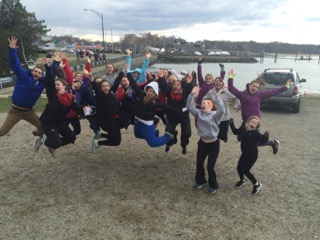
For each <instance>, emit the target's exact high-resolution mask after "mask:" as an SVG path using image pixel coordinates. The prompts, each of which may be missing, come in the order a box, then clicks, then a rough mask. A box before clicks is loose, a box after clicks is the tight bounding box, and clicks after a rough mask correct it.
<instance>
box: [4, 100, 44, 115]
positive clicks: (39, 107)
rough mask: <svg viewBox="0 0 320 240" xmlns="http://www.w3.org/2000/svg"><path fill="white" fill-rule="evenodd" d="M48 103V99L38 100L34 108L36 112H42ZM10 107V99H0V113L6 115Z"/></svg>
mask: <svg viewBox="0 0 320 240" xmlns="http://www.w3.org/2000/svg"><path fill="white" fill-rule="evenodd" d="M47 103H48V99H46V98H40V99H39V100H38V101H37V103H36V105H35V106H34V108H35V109H36V111H37V112H43V110H44V108H45V106H46V104H47ZM10 107H11V98H0V113H6V112H8V111H9V109H10Z"/></svg>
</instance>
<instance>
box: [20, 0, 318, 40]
mask: <svg viewBox="0 0 320 240" xmlns="http://www.w3.org/2000/svg"><path fill="white" fill-rule="evenodd" d="M20 1H21V3H22V4H23V5H24V6H25V7H26V9H27V11H29V12H35V13H36V17H37V18H38V19H39V20H45V24H46V25H47V26H48V28H50V29H51V30H52V31H51V32H50V33H49V34H50V35H64V34H70V35H75V36H90V37H91V38H92V39H93V40H96V39H101V28H102V26H101V23H102V22H101V19H100V18H99V17H98V16H97V15H96V14H95V13H94V12H90V11H84V10H83V9H85V8H90V9H93V10H96V11H98V12H99V13H102V14H103V18H104V19H103V20H104V28H105V32H106V38H107V41H110V40H111V37H110V35H111V29H112V33H113V36H114V40H117V39H118V38H119V37H121V36H123V35H124V34H128V33H136V34H139V33H147V32H151V33H153V34H155V33H157V34H161V35H166V36H172V35H174V36H176V37H182V38H184V39H186V40H187V41H196V40H203V39H207V40H219V39H220V40H230V41H237V40H239V41H250V40H252V41H257V42H260V41H261V40H262V41H264V42H268V41H282V42H291V43H306V44H307V43H316V42H317V41H316V39H315V37H314V34H313V32H312V31H314V29H316V28H314V27H315V26H316V25H317V24H319V22H320V18H319V15H318V12H317V8H316V7H312V6H313V5H314V3H313V2H312V0H305V1H298V0H266V1H256V0H248V1H238V0H225V1H207V0H198V1H191V0H185V1H174V2H173V1H171V0H162V1H155V0H135V1H127V0H118V1H104V0H95V1H91V2H90V4H88V2H84V3H83V4H82V3H80V2H79V1H75V0H72V1H70V0H69V1H65V0H64V1H62V0H55V1H47V2H45V1H38V0H20ZM312 28H314V29H313V30H312ZM301 31H302V32H303V34H304V37H300V36H299V35H300V34H299V32H301ZM266 33H268V35H266Z"/></svg>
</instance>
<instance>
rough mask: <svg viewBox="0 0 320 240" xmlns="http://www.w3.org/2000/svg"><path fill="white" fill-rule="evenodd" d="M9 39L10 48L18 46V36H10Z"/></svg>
mask: <svg viewBox="0 0 320 240" xmlns="http://www.w3.org/2000/svg"><path fill="white" fill-rule="evenodd" d="M8 41H9V47H10V48H18V46H17V42H18V38H16V37H15V36H12V37H11V38H8Z"/></svg>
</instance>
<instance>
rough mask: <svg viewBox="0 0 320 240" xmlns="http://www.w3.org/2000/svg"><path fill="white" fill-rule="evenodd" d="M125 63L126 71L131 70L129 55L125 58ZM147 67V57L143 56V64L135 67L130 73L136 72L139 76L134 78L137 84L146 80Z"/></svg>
mask: <svg viewBox="0 0 320 240" xmlns="http://www.w3.org/2000/svg"><path fill="white" fill-rule="evenodd" d="M126 63H127V64H128V65H129V68H128V72H130V71H131V70H130V69H131V56H129V57H128V58H127V60H126ZM148 67H149V59H147V58H144V59H143V65H142V68H136V69H134V70H133V71H131V72H132V73H134V72H138V73H139V74H140V76H139V77H138V78H137V79H136V82H137V84H141V83H145V82H146V81H147V68H148Z"/></svg>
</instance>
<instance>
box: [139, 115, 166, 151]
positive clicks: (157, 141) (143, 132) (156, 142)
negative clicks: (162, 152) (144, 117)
mask: <svg viewBox="0 0 320 240" xmlns="http://www.w3.org/2000/svg"><path fill="white" fill-rule="evenodd" d="M134 136H135V137H136V138H140V139H145V140H146V141H147V143H148V144H149V146H150V147H160V146H163V145H165V144H167V142H169V141H170V137H169V135H167V134H165V135H163V136H161V137H157V136H156V131H155V127H154V125H151V126H149V125H146V124H144V123H141V122H137V121H136V122H135V123H134Z"/></svg>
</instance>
